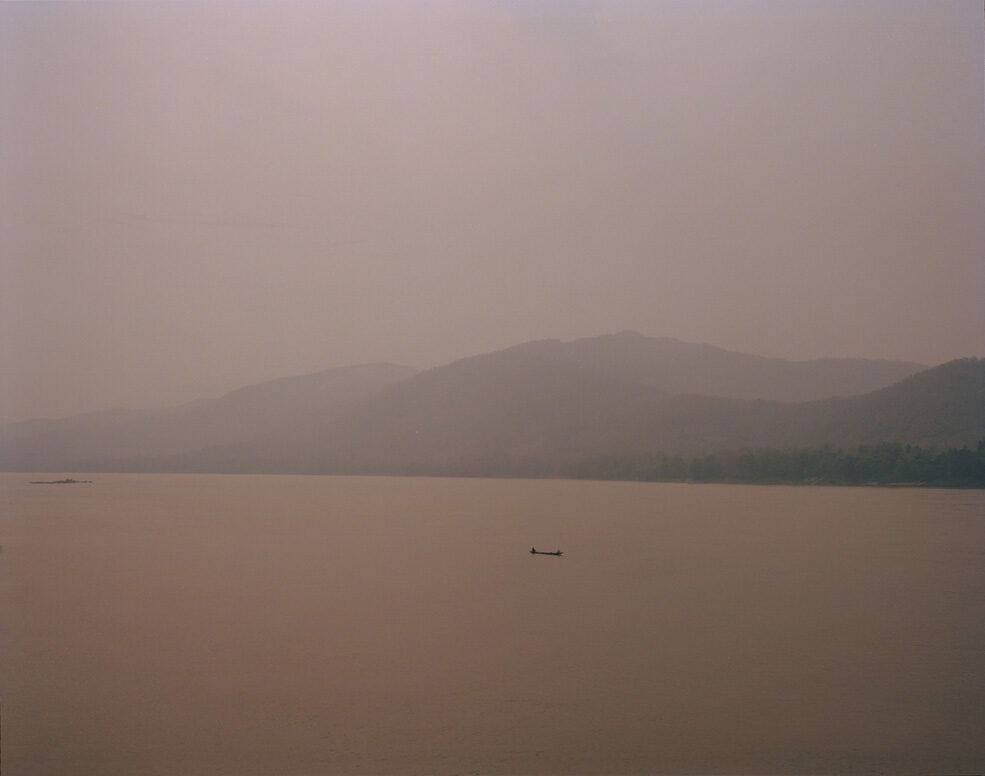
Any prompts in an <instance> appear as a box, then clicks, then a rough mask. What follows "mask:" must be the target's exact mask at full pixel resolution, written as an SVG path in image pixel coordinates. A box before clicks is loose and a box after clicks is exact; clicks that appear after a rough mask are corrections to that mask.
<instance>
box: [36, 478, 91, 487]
mask: <svg viewBox="0 0 985 776" xmlns="http://www.w3.org/2000/svg"><path fill="white" fill-rule="evenodd" d="M83 482H92V480H73V479H72V478H71V477H66V478H65V479H64V480H32V481H31V485H78V484H80V483H83Z"/></svg>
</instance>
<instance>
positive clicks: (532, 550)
mask: <svg viewBox="0 0 985 776" xmlns="http://www.w3.org/2000/svg"><path fill="white" fill-rule="evenodd" d="M530 554H531V555H556V556H557V557H559V558H560V557H561V556H562V555H563V554H564V553H563V552H561V551H560V550H554V552H545V551H544V550H538V549H537V548H536V547H531V548H530Z"/></svg>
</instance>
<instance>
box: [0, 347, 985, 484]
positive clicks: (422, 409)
mask: <svg viewBox="0 0 985 776" xmlns="http://www.w3.org/2000/svg"><path fill="white" fill-rule="evenodd" d="M983 436H985V361H983V360H980V359H962V360H958V361H954V362H950V363H948V364H944V365H941V366H939V367H935V368H933V369H927V368H926V367H924V366H923V365H920V364H915V363H911V362H900V361H879V360H866V359H821V360H813V361H787V360H783V359H772V358H764V357H761V356H753V355H747V354H742V353H734V352H730V351H726V350H722V349H720V348H715V347H712V346H710V345H696V344H690V343H685V342H680V341H677V340H673V339H668V338H655V337H646V336H643V335H641V334H637V333H635V332H623V333H621V334H614V335H605V336H600V337H593V338H588V339H581V340H575V341H571V342H561V341H558V340H541V341H533V342H528V343H525V344H522V345H518V346H516V347H513V348H508V349H506V350H502V351H497V352H493V353H487V354H483V355H478V356H473V357H470V358H465V359H461V360H458V361H455V362H452V363H450V364H447V365H445V366H441V367H437V368H434V369H429V370H426V371H422V372H414V370H411V369H409V368H407V367H399V366H395V365H389V364H371V365H361V366H353V367H342V368H338V369H332V370H328V371H326V372H323V373H319V374H316V375H307V376H302V377H292V378H285V379H282V380H276V381H273V382H270V383H263V384H260V385H255V386H249V387H245V388H242V389H240V390H238V391H234V392H232V393H230V394H228V395H226V396H224V397H221V398H219V399H215V400H204V401H199V402H195V403H193V404H190V405H184V406H181V407H176V408H170V409H162V410H156V411H128V412H110V413H95V414H90V415H82V416H76V417H73V418H67V419H62V420H42V421H29V422H26V423H17V424H10V425H8V426H5V427H3V428H0V468H3V469H5V470H15V471H100V470H101V471H193V472H194V471H201V472H296V473H365V474H435V475H440V474H445V475H477V476H481V475H537V474H550V473H556V472H558V471H562V470H564V468H565V467H566V466H568V465H570V464H571V463H572V462H575V461H578V460H582V459H586V458H590V457H593V456H600V455H631V454H638V453H656V452H660V453H673V454H694V453H702V452H713V451H724V450H738V449H743V448H760V447H767V446H771V447H803V446H814V445H836V446H843V445H857V444H867V443H876V442H883V441H898V442H902V443H907V444H918V445H924V446H930V447H935V446H961V445H974V444H975V443H976V442H977V441H978V439H980V438H981V437H983Z"/></svg>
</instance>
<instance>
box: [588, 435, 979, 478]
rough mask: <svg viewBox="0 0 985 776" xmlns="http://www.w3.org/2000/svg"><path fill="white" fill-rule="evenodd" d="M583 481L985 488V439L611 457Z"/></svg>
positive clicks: (591, 462)
mask: <svg viewBox="0 0 985 776" xmlns="http://www.w3.org/2000/svg"><path fill="white" fill-rule="evenodd" d="M569 475H570V476H573V477H576V478H579V479H596V480H635V481H644V482H708V483H711V482H719V483H750V484H754V483H761V484H766V483H777V484H781V483H788V484H805V485H896V486H903V485H909V486H925V487H947V488H985V438H983V439H982V440H981V441H979V443H978V444H977V445H976V446H975V447H974V448H973V449H972V448H969V447H960V448H947V449H944V450H935V449H932V448H925V447H920V446H917V445H907V444H901V443H897V442H884V443H881V444H875V445H860V446H858V447H856V448H853V449H842V448H837V447H829V446H825V447H815V448H801V449H775V448H770V449H759V450H741V451H737V452H721V453H710V454H702V455H694V456H681V455H665V454H660V453H656V454H642V455H625V456H618V455H610V456H601V457H597V458H592V459H587V460H583V461H580V462H578V463H577V464H575V465H574V466H573V467H572V470H571V471H570V472H569Z"/></svg>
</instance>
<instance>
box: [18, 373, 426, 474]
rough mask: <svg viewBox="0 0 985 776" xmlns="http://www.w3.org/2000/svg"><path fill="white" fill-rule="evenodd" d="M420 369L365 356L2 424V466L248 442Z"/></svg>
mask: <svg viewBox="0 0 985 776" xmlns="http://www.w3.org/2000/svg"><path fill="white" fill-rule="evenodd" d="M412 374H414V370H413V369H410V368H409V367H404V366H397V365H394V364H364V365H359V366H351V367H341V368H336V369H329V370H326V371H324V372H319V373H316V374H310V375H300V376H297V377H287V378H281V379H279V380H273V381H270V382H266V383H261V384H258V385H251V386H247V387H245V388H240V389H238V390H235V391H232V392H230V393H228V394H226V395H225V396H222V397H221V398H218V399H211V400H201V401H196V402H192V403H190V404H185V405H182V406H179V407H171V408H167V409H160V410H113V411H109V412H98V413H88V414H85V415H78V416H75V417H71V418H64V419H59V420H30V421H25V422H22V423H12V424H9V425H7V426H3V427H0V466H2V467H3V468H12V469H20V470H26V469H32V468H34V469H38V470H39V471H40V470H51V469H63V468H65V469H71V468H78V467H80V466H88V467H94V468H96V469H98V468H104V467H107V466H108V467H113V466H117V467H119V466H123V467H127V468H132V467H134V466H137V465H138V464H137V462H138V461H146V460H149V459H153V458H158V457H160V456H163V455H170V454H175V453H179V452H181V451H185V450H195V449H199V448H202V447H207V446H212V445H223V444H234V443H237V442H245V441H247V440H250V439H251V438H253V437H257V436H262V435H263V434H266V433H269V432H271V431H273V430H275V429H289V428H292V427H293V425H294V424H296V423H298V424H301V425H303V424H304V418H306V417H308V416H316V417H319V418H325V417H331V416H332V415H333V414H334V413H337V412H340V411H342V410H343V409H345V408H347V407H350V406H352V405H354V404H356V403H357V402H359V401H361V400H363V399H365V398H367V397H368V396H370V395H372V394H373V393H374V392H376V391H378V390H380V389H382V388H383V387H384V386H386V385H389V384H390V383H392V382H395V381H398V380H402V379H405V378H407V377H408V376H410V375H412Z"/></svg>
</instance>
